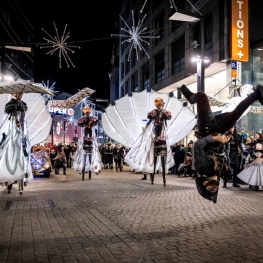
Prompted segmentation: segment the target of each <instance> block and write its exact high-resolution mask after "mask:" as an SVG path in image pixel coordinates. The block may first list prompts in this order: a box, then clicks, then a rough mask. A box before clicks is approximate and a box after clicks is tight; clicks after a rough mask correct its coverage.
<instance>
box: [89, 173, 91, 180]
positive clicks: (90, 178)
mask: <svg viewBox="0 0 263 263" xmlns="http://www.w3.org/2000/svg"><path fill="white" fill-rule="evenodd" d="M90 179H91V171H89V180H90Z"/></svg>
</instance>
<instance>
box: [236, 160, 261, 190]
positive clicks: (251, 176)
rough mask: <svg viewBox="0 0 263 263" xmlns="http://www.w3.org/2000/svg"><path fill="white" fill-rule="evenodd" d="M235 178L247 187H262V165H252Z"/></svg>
mask: <svg viewBox="0 0 263 263" xmlns="http://www.w3.org/2000/svg"><path fill="white" fill-rule="evenodd" d="M237 177H238V178H240V179H241V180H242V181H243V182H245V183H247V184H249V185H254V186H263V165H262V164H253V163H252V164H251V165H250V166H249V167H247V168H245V169H244V170H243V171H241V172H240V173H239V174H238V175H237Z"/></svg>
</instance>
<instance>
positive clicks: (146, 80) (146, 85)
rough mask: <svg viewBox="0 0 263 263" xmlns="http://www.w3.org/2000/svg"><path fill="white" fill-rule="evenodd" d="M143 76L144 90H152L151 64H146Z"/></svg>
mask: <svg viewBox="0 0 263 263" xmlns="http://www.w3.org/2000/svg"><path fill="white" fill-rule="evenodd" d="M142 75H143V77H142V78H143V89H148V88H150V73H149V63H146V64H145V65H144V66H143V68H142Z"/></svg>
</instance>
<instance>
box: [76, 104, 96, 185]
mask: <svg viewBox="0 0 263 263" xmlns="http://www.w3.org/2000/svg"><path fill="white" fill-rule="evenodd" d="M91 111H92V110H91V108H89V107H84V108H83V113H84V115H85V116H84V117H82V118H81V119H79V121H78V125H79V126H80V127H82V128H83V132H82V137H83V145H82V163H81V174H82V181H84V179H85V172H86V171H88V172H89V180H90V179H91V171H92V164H94V165H95V167H94V169H97V168H98V167H97V165H96V164H95V163H94V162H93V160H94V157H95V156H93V154H95V151H94V146H95V147H96V148H98V147H97V142H96V141H95V140H94V138H96V135H95V133H94V129H93V127H94V126H96V125H97V123H98V119H97V118H95V117H94V116H91ZM96 152H98V150H97V151H96ZM97 157H98V156H97ZM95 158H96V157H95Z"/></svg>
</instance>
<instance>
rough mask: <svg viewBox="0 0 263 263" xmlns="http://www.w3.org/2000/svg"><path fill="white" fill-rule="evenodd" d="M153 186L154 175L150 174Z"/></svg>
mask: <svg viewBox="0 0 263 263" xmlns="http://www.w3.org/2000/svg"><path fill="white" fill-rule="evenodd" d="M150 179H151V184H153V181H154V174H150Z"/></svg>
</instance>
